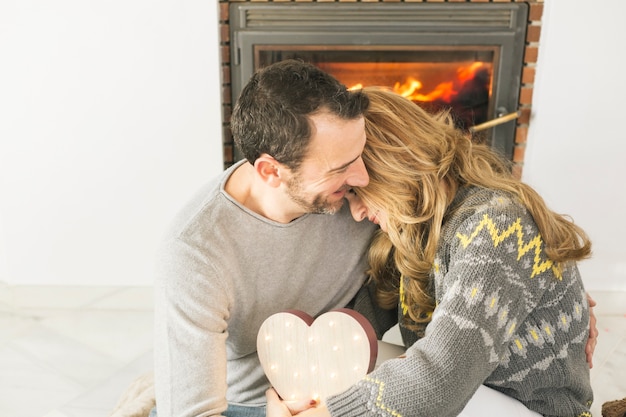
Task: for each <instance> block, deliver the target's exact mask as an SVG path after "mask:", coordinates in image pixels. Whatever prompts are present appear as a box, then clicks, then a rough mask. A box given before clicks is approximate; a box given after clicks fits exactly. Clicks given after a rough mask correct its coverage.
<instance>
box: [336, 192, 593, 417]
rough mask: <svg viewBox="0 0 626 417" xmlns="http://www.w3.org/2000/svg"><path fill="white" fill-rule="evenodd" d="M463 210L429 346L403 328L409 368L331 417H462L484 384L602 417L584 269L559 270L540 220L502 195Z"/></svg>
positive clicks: (447, 233) (557, 411) (476, 196)
mask: <svg viewBox="0 0 626 417" xmlns="http://www.w3.org/2000/svg"><path fill="white" fill-rule="evenodd" d="M452 206H454V207H457V208H458V210H457V211H455V214H454V215H452V216H450V218H449V219H448V220H447V221H446V223H445V225H444V230H443V233H442V242H441V244H440V247H439V250H438V253H437V256H436V259H435V265H434V268H433V272H432V279H433V283H434V286H433V290H434V296H435V300H436V303H437V307H436V309H435V311H434V313H433V316H432V321H431V322H430V324H429V325H428V327H427V328H426V331H425V336H424V337H422V338H420V339H419V340H416V341H415V340H410V339H411V333H410V332H409V331H407V329H406V328H401V330H402V333H403V336H405V337H404V339H405V343H406V344H407V346H409V345H411V346H410V347H409V349H408V350H407V355H406V358H402V359H392V360H390V361H387V362H386V363H384V364H382V365H381V366H380V367H378V368H377V369H376V370H375V371H374V372H372V373H371V374H369V375H367V376H366V377H365V378H364V379H362V380H361V381H360V382H358V383H357V384H356V385H354V386H353V387H351V388H350V389H349V390H347V391H346V392H344V393H342V394H339V395H336V396H334V397H330V398H329V399H328V400H327V406H328V409H329V411H330V412H331V414H332V416H333V417H338V416H344V417H351V416H355V417H356V416H360V417H362V416H393V417H410V416H425V417H437V416H442V417H450V416H455V415H457V414H459V413H460V412H461V411H462V409H463V407H464V406H465V405H466V403H467V402H468V401H469V399H470V398H471V397H472V395H473V394H474V392H475V391H476V390H477V389H478V387H479V386H480V385H481V384H485V385H487V386H489V387H491V388H494V389H496V390H498V391H501V392H503V393H505V394H507V395H509V396H511V397H514V398H516V399H517V400H519V401H521V402H522V403H523V404H524V405H526V407H528V408H529V409H531V410H533V411H536V412H538V413H539V414H542V415H544V416H560V417H565V416H567V417H574V416H576V417H582V416H591V414H590V412H589V406H590V405H591V401H592V399H593V394H592V391H591V386H590V381H589V366H588V364H587V362H586V359H585V344H586V342H587V338H588V334H589V310H588V304H587V298H586V294H585V290H584V288H583V283H582V281H581V278H580V275H579V272H578V268H577V267H576V265H575V264H569V265H557V264H555V263H553V262H552V261H550V260H549V259H548V258H547V257H546V255H545V253H544V252H543V242H542V238H541V235H540V234H539V232H538V229H537V225H536V224H535V222H534V220H533V218H532V216H531V215H530V214H529V213H528V211H527V210H526V209H525V207H524V206H523V205H521V204H520V203H518V202H516V201H513V200H511V199H510V198H509V197H507V196H506V195H505V194H503V193H500V192H494V191H492V190H485V189H478V188H470V189H462V190H461V191H460V192H459V194H458V195H457V197H456V199H455V202H454V203H453V205H452ZM401 295H402V294H401ZM399 310H400V314H402V311H401V310H402V306H400V307H399ZM413 339H417V338H416V337H415V336H413ZM413 342H414V343H413Z"/></svg>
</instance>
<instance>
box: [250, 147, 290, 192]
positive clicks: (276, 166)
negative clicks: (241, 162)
mask: <svg viewBox="0 0 626 417" xmlns="http://www.w3.org/2000/svg"><path fill="white" fill-rule="evenodd" d="M282 169H284V167H283V165H281V163H280V162H278V161H277V160H276V159H274V157H272V156H271V155H268V154H266V153H264V154H262V155H261V156H259V157H258V158H257V160H256V161H254V170H255V171H256V173H257V174H258V175H259V178H261V180H262V181H263V182H264V183H266V184H267V185H269V186H270V187H274V188H276V187H279V186H280V184H281V183H282V178H281V170H282Z"/></svg>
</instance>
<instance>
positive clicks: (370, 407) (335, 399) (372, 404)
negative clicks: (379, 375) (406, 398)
mask: <svg viewBox="0 0 626 417" xmlns="http://www.w3.org/2000/svg"><path fill="white" fill-rule="evenodd" d="M366 381H367V377H366V378H365V379H364V380H361V381H359V382H358V383H357V384H356V385H354V386H352V387H351V388H349V389H348V390H347V391H345V392H343V393H341V394H339V395H334V396H331V397H328V398H327V399H326V408H327V409H328V411H329V412H330V415H331V416H341V417H363V416H385V415H391V414H390V413H388V412H387V411H386V410H385V408H384V406H383V405H382V404H380V402H379V401H377V397H378V391H379V390H378V388H377V387H376V384H372V383H368V382H366Z"/></svg>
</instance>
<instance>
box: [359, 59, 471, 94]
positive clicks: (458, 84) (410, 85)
mask: <svg viewBox="0 0 626 417" xmlns="http://www.w3.org/2000/svg"><path fill="white" fill-rule="evenodd" d="M482 67H483V62H473V63H471V64H469V65H465V66H461V67H459V68H458V69H457V70H456V78H455V79H454V80H452V81H446V82H442V83H439V84H438V85H437V86H436V87H435V88H434V89H433V90H432V91H431V92H429V93H425V94H424V93H421V92H420V91H419V90H421V89H422V87H423V83H422V82H421V81H420V80H418V79H416V78H414V77H411V76H408V77H406V79H405V80H404V82H402V83H401V82H400V81H397V82H395V84H394V85H393V91H395V92H396V93H398V94H400V95H402V96H404V97H407V98H409V99H410V100H413V101H421V102H432V101H443V102H446V103H451V102H452V101H453V100H454V97H455V96H456V95H457V94H459V91H461V90H462V88H463V85H464V84H465V83H467V82H469V81H472V80H473V79H474V77H475V76H476V72H477V71H478V70H479V69H481V68H482ZM361 88H363V84H362V83H357V84H354V85H353V86H351V87H350V89H351V90H357V89H361Z"/></svg>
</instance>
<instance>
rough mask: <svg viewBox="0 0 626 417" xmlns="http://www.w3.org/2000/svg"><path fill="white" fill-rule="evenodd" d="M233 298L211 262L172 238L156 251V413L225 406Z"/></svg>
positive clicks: (189, 415)
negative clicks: (227, 353)
mask: <svg viewBox="0 0 626 417" xmlns="http://www.w3.org/2000/svg"><path fill="white" fill-rule="evenodd" d="M231 303H232V300H229V299H228V295H227V292H226V291H225V290H224V289H223V288H221V283H220V282H219V281H218V280H217V278H216V276H215V273H214V271H213V270H212V268H211V265H210V263H209V262H208V261H207V260H206V259H204V257H203V256H202V254H201V252H200V251H198V250H197V249H196V248H193V247H191V246H190V245H189V244H187V243H186V242H182V241H180V240H177V239H174V240H172V241H170V242H167V243H166V244H165V245H164V246H163V248H162V250H161V251H160V253H159V263H158V266H157V279H156V285H155V346H154V356H155V369H154V372H155V394H156V407H157V415H158V416H159V417H195V416H198V415H211V416H217V415H221V414H222V412H223V411H224V410H226V407H227V402H226V388H227V385H226V337H227V332H226V330H227V322H226V317H227V316H228V306H229V305H230V304H231Z"/></svg>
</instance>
